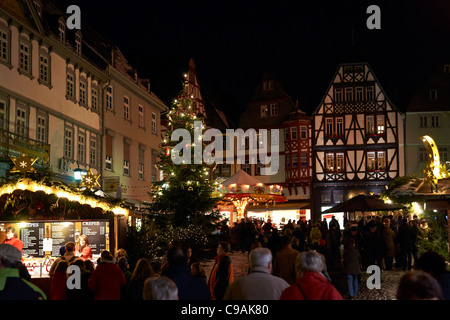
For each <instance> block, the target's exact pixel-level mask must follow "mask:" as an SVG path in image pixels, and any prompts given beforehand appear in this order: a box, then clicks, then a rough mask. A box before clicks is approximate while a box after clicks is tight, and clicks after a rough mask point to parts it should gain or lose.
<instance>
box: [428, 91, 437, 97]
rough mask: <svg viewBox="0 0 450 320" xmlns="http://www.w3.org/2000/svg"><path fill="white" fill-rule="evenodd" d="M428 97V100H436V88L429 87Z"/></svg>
mask: <svg viewBox="0 0 450 320" xmlns="http://www.w3.org/2000/svg"><path fill="white" fill-rule="evenodd" d="M429 99H430V100H437V90H436V89H431V90H430V92H429Z"/></svg>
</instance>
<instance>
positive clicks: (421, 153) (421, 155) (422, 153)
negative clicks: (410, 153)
mask: <svg viewBox="0 0 450 320" xmlns="http://www.w3.org/2000/svg"><path fill="white" fill-rule="evenodd" d="M418 153H419V162H426V161H427V160H428V154H427V150H426V149H425V148H424V147H419V151H418Z"/></svg>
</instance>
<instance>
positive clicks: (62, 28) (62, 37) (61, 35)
mask: <svg viewBox="0 0 450 320" xmlns="http://www.w3.org/2000/svg"><path fill="white" fill-rule="evenodd" d="M58 39H59V41H60V42H61V43H64V42H66V24H65V22H64V19H63V18H61V19H60V20H59V21H58Z"/></svg>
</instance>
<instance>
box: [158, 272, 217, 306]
mask: <svg viewBox="0 0 450 320" xmlns="http://www.w3.org/2000/svg"><path fill="white" fill-rule="evenodd" d="M161 275H162V276H166V277H168V278H169V279H171V280H172V281H173V282H175V284H176V285H177V288H178V299H179V300H209V299H210V297H211V295H210V292H209V288H208V285H207V284H206V281H205V280H204V279H203V278H201V277H195V276H193V275H192V274H191V270H190V269H189V267H188V266H187V265H182V266H169V267H167V268H166V269H165V270H164V271H163V272H162V273H161Z"/></svg>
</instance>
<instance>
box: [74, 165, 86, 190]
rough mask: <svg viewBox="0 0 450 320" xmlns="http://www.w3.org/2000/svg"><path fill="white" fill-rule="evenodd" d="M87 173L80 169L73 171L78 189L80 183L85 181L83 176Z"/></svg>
mask: <svg viewBox="0 0 450 320" xmlns="http://www.w3.org/2000/svg"><path fill="white" fill-rule="evenodd" d="M86 173H87V172H86V171H85V170H83V169H80V168H76V169H75V170H73V178H74V179H75V181H76V182H77V184H78V187H80V182H81V181H82V180H83V176H84V175H86Z"/></svg>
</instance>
